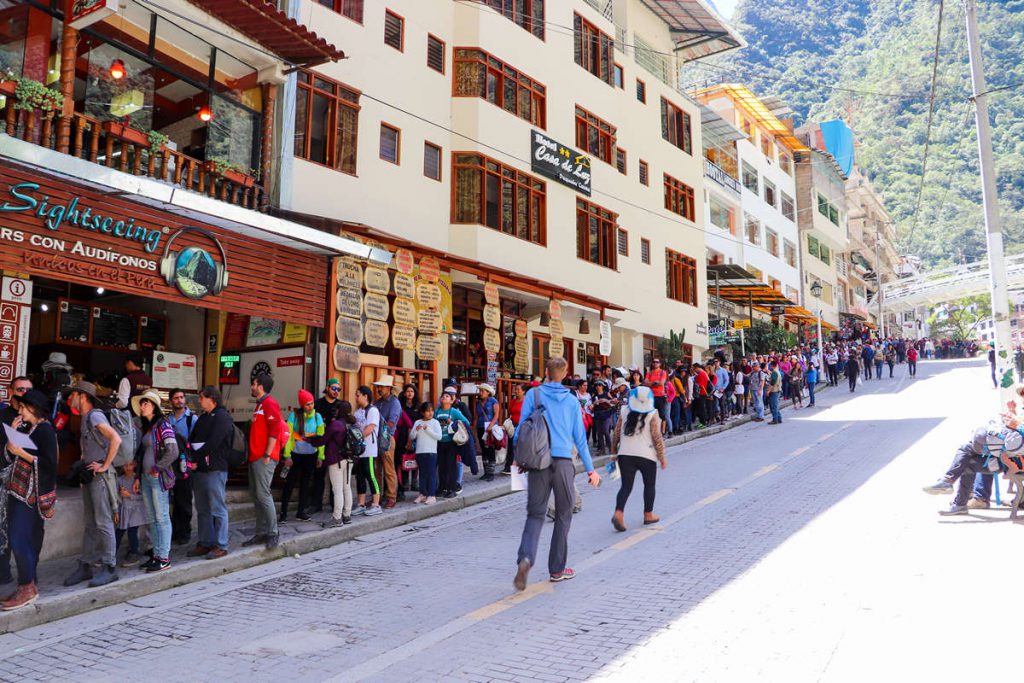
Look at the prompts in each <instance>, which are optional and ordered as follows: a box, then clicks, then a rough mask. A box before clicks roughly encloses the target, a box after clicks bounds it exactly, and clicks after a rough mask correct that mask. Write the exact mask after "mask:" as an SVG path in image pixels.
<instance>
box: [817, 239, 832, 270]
mask: <svg viewBox="0 0 1024 683" xmlns="http://www.w3.org/2000/svg"><path fill="white" fill-rule="evenodd" d="M818 249H819V252H820V256H818V258H820V259H821V262H822V263H824V264H826V265H832V256H831V252H830V251H829V249H828V247H827V246H825V245H824V244H819V245H818Z"/></svg>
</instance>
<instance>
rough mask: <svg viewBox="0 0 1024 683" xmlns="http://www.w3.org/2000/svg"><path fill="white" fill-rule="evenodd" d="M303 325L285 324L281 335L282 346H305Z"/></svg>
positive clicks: (304, 328)
mask: <svg viewBox="0 0 1024 683" xmlns="http://www.w3.org/2000/svg"><path fill="white" fill-rule="evenodd" d="M308 329H309V328H307V327H306V326H305V325H301V324H299V323H285V324H284V333H283V334H282V335H281V343H282V344H305V343H306V330H308Z"/></svg>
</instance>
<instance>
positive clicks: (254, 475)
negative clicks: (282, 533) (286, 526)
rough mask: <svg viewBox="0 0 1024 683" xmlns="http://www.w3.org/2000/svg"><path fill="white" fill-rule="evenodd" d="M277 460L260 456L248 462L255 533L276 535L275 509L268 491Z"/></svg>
mask: <svg viewBox="0 0 1024 683" xmlns="http://www.w3.org/2000/svg"><path fill="white" fill-rule="evenodd" d="M276 469H277V461H276V460H270V461H269V462H268V461H267V459H266V458H260V459H259V460H257V461H256V462H251V463H249V495H250V496H251V497H252V505H253V507H254V508H255V509H256V535H257V536H262V535H267V536H276V535H277V510H276V509H275V508H274V496H273V494H272V493H271V492H270V482H271V481H273V479H274V470H276Z"/></svg>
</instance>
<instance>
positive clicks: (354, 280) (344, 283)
mask: <svg viewBox="0 0 1024 683" xmlns="http://www.w3.org/2000/svg"><path fill="white" fill-rule="evenodd" d="M337 279H338V286H339V287H346V288H348V289H362V287H363V269H362V266H360V265H359V262H358V261H356V260H354V259H350V258H343V259H338V278H337Z"/></svg>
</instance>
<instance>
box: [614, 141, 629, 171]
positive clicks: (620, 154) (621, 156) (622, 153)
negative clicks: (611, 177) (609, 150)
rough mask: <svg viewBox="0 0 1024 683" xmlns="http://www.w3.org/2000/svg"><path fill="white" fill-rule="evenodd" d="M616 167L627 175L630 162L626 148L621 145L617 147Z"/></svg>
mask: <svg viewBox="0 0 1024 683" xmlns="http://www.w3.org/2000/svg"><path fill="white" fill-rule="evenodd" d="M615 168H617V169H618V170H619V173H621V174H622V175H626V173H627V172H628V170H629V169H628V164H627V163H626V150H624V149H622V148H621V147H616V148H615Z"/></svg>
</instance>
